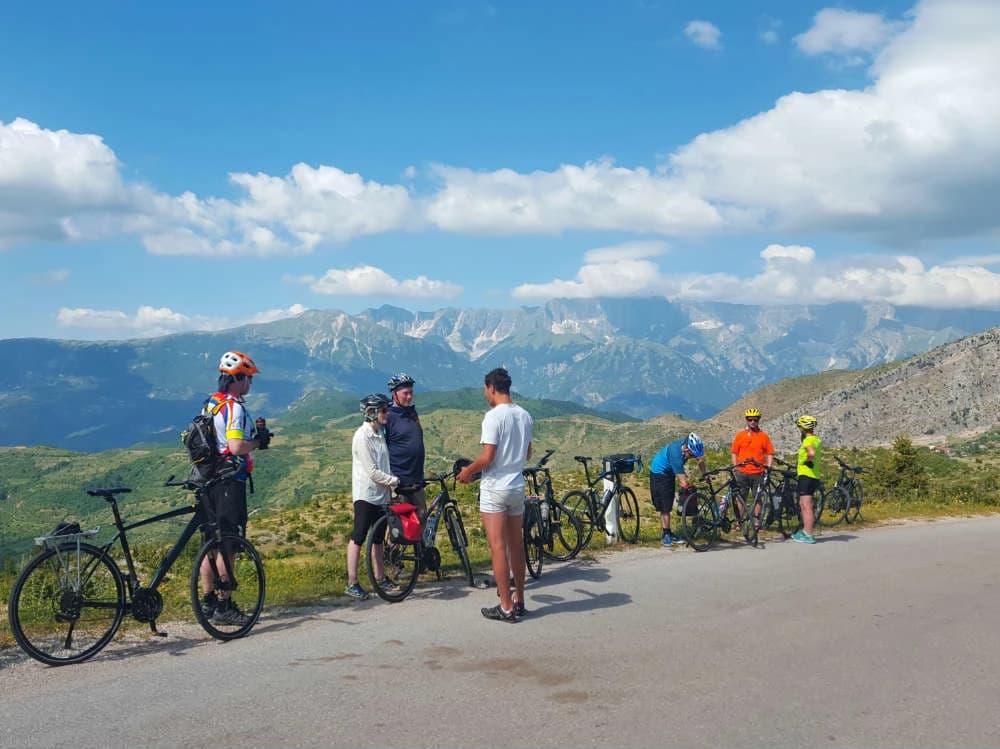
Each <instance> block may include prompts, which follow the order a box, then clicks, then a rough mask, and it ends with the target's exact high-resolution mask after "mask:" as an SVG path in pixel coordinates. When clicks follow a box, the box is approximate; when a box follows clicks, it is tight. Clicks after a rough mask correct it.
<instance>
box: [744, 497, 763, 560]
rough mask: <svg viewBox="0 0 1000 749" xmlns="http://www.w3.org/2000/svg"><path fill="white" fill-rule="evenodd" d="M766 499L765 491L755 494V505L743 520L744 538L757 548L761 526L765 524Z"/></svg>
mask: <svg viewBox="0 0 1000 749" xmlns="http://www.w3.org/2000/svg"><path fill="white" fill-rule="evenodd" d="M764 499H765V493H764V491H763V490H761V491H758V492H755V493H754V498H753V503H752V504H751V505H750V509H749V511H748V512H747V514H746V518H744V520H743V538H745V539H746V542H747V543H748V544H750V545H751V546H753V547H755V548H756V546H757V542H758V540H759V538H760V526H761V524H762V523H763V522H764Z"/></svg>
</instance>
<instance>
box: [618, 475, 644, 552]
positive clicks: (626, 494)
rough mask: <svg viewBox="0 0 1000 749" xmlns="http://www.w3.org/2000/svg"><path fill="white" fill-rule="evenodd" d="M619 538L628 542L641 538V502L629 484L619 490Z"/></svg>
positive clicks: (632, 542)
mask: <svg viewBox="0 0 1000 749" xmlns="http://www.w3.org/2000/svg"><path fill="white" fill-rule="evenodd" d="M617 494H618V538H620V539H622V540H623V541H624V542H625V543H627V544H634V543H635V542H636V541H638V540H639V502H638V501H637V500H636V498H635V492H634V491H632V490H631V489H629V488H628V487H627V486H623V487H621V488H620V489H619V490H618V493H617Z"/></svg>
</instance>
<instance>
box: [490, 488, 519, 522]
mask: <svg viewBox="0 0 1000 749" xmlns="http://www.w3.org/2000/svg"><path fill="white" fill-rule="evenodd" d="M479 511H480V512H503V513H506V514H507V515H514V516H517V515H523V514H524V487H523V486H522V487H521V488H520V489H483V488H481V487H480V489H479Z"/></svg>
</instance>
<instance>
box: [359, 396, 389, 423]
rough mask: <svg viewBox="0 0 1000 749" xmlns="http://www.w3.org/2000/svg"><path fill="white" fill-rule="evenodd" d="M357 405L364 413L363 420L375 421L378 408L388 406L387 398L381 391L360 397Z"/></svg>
mask: <svg viewBox="0 0 1000 749" xmlns="http://www.w3.org/2000/svg"><path fill="white" fill-rule="evenodd" d="M358 405H359V406H360V407H361V413H363V414H364V415H365V421H375V419H377V418H378V412H379V410H380V409H382V408H388V407H389V399H388V398H386V397H385V396H384V395H382V393H372V394H371V395H366V396H365V397H364V398H362V399H361V401H360V402H359V403H358Z"/></svg>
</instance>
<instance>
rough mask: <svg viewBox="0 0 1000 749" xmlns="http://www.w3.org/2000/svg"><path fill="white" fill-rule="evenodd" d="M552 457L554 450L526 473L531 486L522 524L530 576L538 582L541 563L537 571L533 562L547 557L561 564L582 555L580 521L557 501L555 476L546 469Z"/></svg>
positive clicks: (525, 475) (547, 452)
mask: <svg viewBox="0 0 1000 749" xmlns="http://www.w3.org/2000/svg"><path fill="white" fill-rule="evenodd" d="M553 453H555V450H548V451H546V453H545V455H543V456H542V457H541V458H540V459H539V461H538V463H537V464H536V465H535V466H533V467H530V468H525V469H524V471H523V474H524V478H525V480H526V481H527V482H528V496H527V497H526V499H525V511H524V520H523V524H524V529H525V534H524V540H525V548H524V551H525V559H526V560H527V562H528V572H529V574H531V576H532V577H533V578H536V579H537V578H538V577H539V576H540V575H541V562H538V564H537V567H538V569H537V570H535V569H532V567H533V565H534V564H535V562H534V558H538V557H540V556H545V557H547V558H549V559H554V560H556V561H558V562H565V561H568V560H570V559H572V558H573V557H575V556H576V555H577V554H578V553H579V551H580V543H581V541H582V529H581V526H580V521H579V520H577V518H576V517H575V516H574V515H573V513H572V512H571V511H570V510H569V508H568V507H566V505H564V504H563V503H562V502H558V501H556V496H555V490H554V489H553V487H552V474H551V473H550V472H549V469H548V468H547V467H546V465H545V464H546V463H548V461H549V458H550V457H551V456H552V454H553ZM556 542H558V544H559V549H558V550H557V549H556ZM533 552H534V557H533V556H532V553H533Z"/></svg>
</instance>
